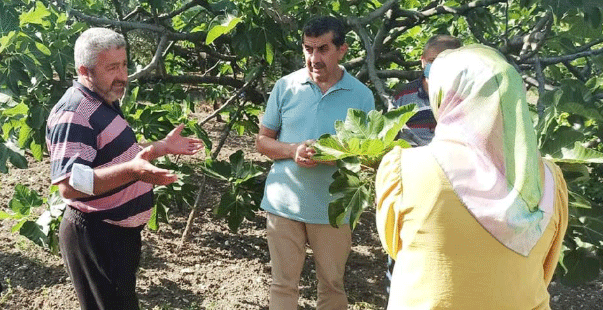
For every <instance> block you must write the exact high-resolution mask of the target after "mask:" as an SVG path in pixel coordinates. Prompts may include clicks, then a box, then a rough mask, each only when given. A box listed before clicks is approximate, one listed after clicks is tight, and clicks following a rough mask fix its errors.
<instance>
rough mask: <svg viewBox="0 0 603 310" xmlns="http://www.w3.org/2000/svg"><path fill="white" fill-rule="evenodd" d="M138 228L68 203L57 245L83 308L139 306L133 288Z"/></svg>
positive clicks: (138, 235)
mask: <svg viewBox="0 0 603 310" xmlns="http://www.w3.org/2000/svg"><path fill="white" fill-rule="evenodd" d="M141 230H142V227H139V228H125V227H119V226H116V225H111V224H109V223H106V222H103V221H102V220H100V219H98V218H95V217H94V215H93V214H86V213H83V212H81V211H78V210H76V209H73V208H72V207H67V209H66V210H65V214H64V215H63V220H62V221H61V226H60V228H59V248H60V250H61V254H62V256H63V261H64V262H65V265H66V266H67V270H68V272H69V276H70V277H71V281H72V282H73V285H74V286H75V291H76V293H77V297H78V300H79V302H80V307H81V309H82V310H96V309H100V310H113V309H128V310H130V309H139V307H138V297H137V296H136V292H135V289H136V271H137V270H138V265H139V263H140V252H141V245H142V244H141V236H140V235H141Z"/></svg>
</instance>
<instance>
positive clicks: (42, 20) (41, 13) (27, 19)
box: [19, 1, 50, 27]
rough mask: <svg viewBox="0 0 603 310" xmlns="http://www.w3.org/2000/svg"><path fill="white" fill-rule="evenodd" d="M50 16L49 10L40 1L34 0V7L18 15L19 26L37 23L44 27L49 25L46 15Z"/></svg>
mask: <svg viewBox="0 0 603 310" xmlns="http://www.w3.org/2000/svg"><path fill="white" fill-rule="evenodd" d="M48 16H50V12H49V11H48V9H47V8H46V7H45V6H44V4H43V3H42V2H40V1H36V7H35V8H31V9H30V10H29V12H27V13H24V14H21V16H19V26H20V27H23V26H24V25H27V24H38V25H42V26H44V27H50V21H48V20H47V19H46V17H48Z"/></svg>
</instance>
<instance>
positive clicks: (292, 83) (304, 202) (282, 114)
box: [261, 68, 375, 224]
mask: <svg viewBox="0 0 603 310" xmlns="http://www.w3.org/2000/svg"><path fill="white" fill-rule="evenodd" d="M349 108H354V109H359V110H363V111H365V112H368V111H371V110H374V109H375V101H374V98H373V93H372V92H371V91H370V89H369V88H368V87H366V85H364V84H362V83H361V82H360V81H359V80H357V79H356V78H354V77H353V76H351V75H350V74H349V73H347V72H346V71H345V70H344V73H343V77H342V78H341V80H339V82H337V83H336V84H335V85H333V86H332V87H331V88H330V89H329V90H328V91H327V92H326V93H325V94H323V93H322V92H321V90H320V88H319V87H318V86H317V85H316V84H315V83H314V82H313V81H312V80H311V79H310V76H309V73H308V70H307V69H306V68H303V69H300V70H298V71H296V72H293V73H291V74H289V75H287V76H285V77H283V78H281V79H279V80H278V81H277V82H276V84H275V85H274V88H273V89H272V92H271V93H270V97H269V99H268V104H267V106H266V113H265V114H264V117H263V119H262V125H263V126H265V127H266V128H269V129H271V130H274V131H277V132H278V136H277V140H278V141H281V142H285V143H299V142H302V141H305V140H308V139H314V140H317V139H318V138H319V137H320V136H321V135H323V134H325V133H329V134H335V127H334V124H335V121H337V120H342V121H344V120H345V117H346V115H347V111H348V109H349ZM336 169H337V168H336V167H334V166H330V165H324V164H319V165H318V166H317V167H313V168H304V167H300V166H298V165H297V164H296V163H295V161H293V159H279V160H275V161H274V164H273V165H272V168H271V169H270V172H269V173H268V177H267V179H266V188H265V191H264V198H263V199H262V204H261V208H262V209H264V210H266V211H267V212H270V213H272V214H276V215H278V216H282V217H286V218H289V219H292V220H296V221H300V222H305V223H312V224H328V223H329V215H328V205H329V202H330V201H331V198H332V197H331V195H330V194H329V185H330V184H331V182H332V181H333V178H332V177H331V176H332V175H333V173H334V172H335V170H336Z"/></svg>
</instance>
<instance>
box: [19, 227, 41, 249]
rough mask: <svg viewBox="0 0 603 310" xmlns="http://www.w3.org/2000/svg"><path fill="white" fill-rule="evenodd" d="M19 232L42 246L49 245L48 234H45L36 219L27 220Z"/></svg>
mask: <svg viewBox="0 0 603 310" xmlns="http://www.w3.org/2000/svg"><path fill="white" fill-rule="evenodd" d="M19 234H21V235H22V236H24V237H26V238H27V239H29V240H31V241H33V242H34V243H35V244H37V245H39V246H41V247H48V236H47V235H46V234H44V231H43V230H42V227H41V226H40V225H38V224H37V223H36V222H34V221H25V222H24V223H23V225H21V228H20V229H19Z"/></svg>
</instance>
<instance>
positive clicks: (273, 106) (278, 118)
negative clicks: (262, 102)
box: [262, 80, 283, 131]
mask: <svg viewBox="0 0 603 310" xmlns="http://www.w3.org/2000/svg"><path fill="white" fill-rule="evenodd" d="M282 84H283V82H282V80H279V81H277V82H276V84H275V85H274V88H273V89H272V92H271V93H270V97H268V103H267V104H266V112H265V113H264V117H263V118H262V125H263V126H264V127H267V128H268V129H271V130H274V131H280V128H281V123H282V115H281V108H280V107H281V105H282V102H280V100H279V99H280V89H281V87H282V86H281V85H282Z"/></svg>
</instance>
